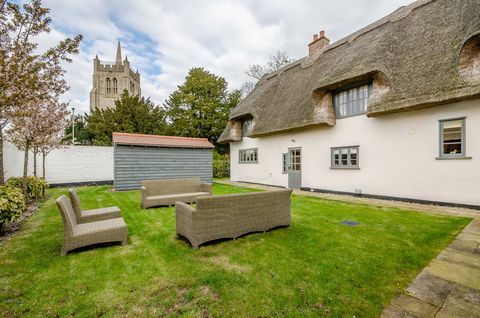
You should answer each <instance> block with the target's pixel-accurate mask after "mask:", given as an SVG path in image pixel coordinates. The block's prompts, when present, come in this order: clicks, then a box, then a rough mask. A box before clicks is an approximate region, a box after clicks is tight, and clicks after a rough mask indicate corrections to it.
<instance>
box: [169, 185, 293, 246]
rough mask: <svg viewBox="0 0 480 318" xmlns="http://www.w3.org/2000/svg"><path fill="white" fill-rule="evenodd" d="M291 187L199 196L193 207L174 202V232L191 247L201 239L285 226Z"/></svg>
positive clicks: (226, 236) (289, 219)
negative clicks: (175, 229) (186, 240)
mask: <svg viewBox="0 0 480 318" xmlns="http://www.w3.org/2000/svg"><path fill="white" fill-rule="evenodd" d="M291 194H292V190H291V189H282V190H275V191H268V192H255V193H242V194H232V195H219V196H209V197H200V198H198V200H197V207H196V209H195V208H193V207H191V206H189V205H187V204H185V203H182V202H177V203H176V204H175V215H176V216H175V217H176V228H177V235H181V236H183V237H185V238H186V239H188V240H189V241H190V243H191V244H192V246H193V248H194V249H197V248H198V246H199V245H200V244H202V243H205V242H208V241H212V240H216V239H221V238H236V237H238V236H241V235H243V234H246V233H250V232H259V231H263V232H264V231H267V230H269V229H272V228H275V227H279V226H288V225H290V222H291V216H290V196H291Z"/></svg>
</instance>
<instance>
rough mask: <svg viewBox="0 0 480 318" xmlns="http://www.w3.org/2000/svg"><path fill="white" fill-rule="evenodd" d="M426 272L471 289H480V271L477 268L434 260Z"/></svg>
mask: <svg viewBox="0 0 480 318" xmlns="http://www.w3.org/2000/svg"><path fill="white" fill-rule="evenodd" d="M425 271H426V272H427V273H429V274H431V275H433V276H436V277H439V278H442V279H446V280H449V281H452V282H455V283H457V284H460V285H464V286H466V287H469V288H474V289H480V270H479V269H476V268H472V267H468V266H465V265H462V264H456V263H450V262H446V261H442V260H439V259H434V260H433V261H432V262H431V263H430V265H428V266H427V267H426V268H425Z"/></svg>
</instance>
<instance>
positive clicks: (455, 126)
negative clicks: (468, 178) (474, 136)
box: [439, 117, 465, 158]
mask: <svg viewBox="0 0 480 318" xmlns="http://www.w3.org/2000/svg"><path fill="white" fill-rule="evenodd" d="M439 122H440V158H462V157H465V117H462V118H455V119H447V120H440V121H439Z"/></svg>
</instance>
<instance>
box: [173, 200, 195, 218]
mask: <svg viewBox="0 0 480 318" xmlns="http://www.w3.org/2000/svg"><path fill="white" fill-rule="evenodd" d="M193 212H195V209H194V208H193V207H191V206H190V205H188V204H186V203H183V202H175V215H176V216H177V218H178V216H186V217H189V218H191V217H192V214H193Z"/></svg>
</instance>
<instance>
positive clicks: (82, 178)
mask: <svg viewBox="0 0 480 318" xmlns="http://www.w3.org/2000/svg"><path fill="white" fill-rule="evenodd" d="M3 150H4V154H3V159H4V169H5V175H6V178H9V177H12V176H22V175H23V162H24V160H23V157H24V152H23V151H20V150H18V149H17V148H16V147H15V146H14V145H13V144H11V143H9V142H4V144H3ZM45 164H46V167H45V171H46V179H47V181H48V182H49V183H73V182H89V181H107V180H113V147H94V146H74V147H72V146H66V147H64V148H61V149H55V150H53V151H52V152H51V153H50V154H48V156H47V158H46V161H45ZM28 173H29V174H30V175H32V174H33V154H31V153H30V158H29V169H28ZM37 174H38V176H41V175H42V156H41V155H38V156H37Z"/></svg>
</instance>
